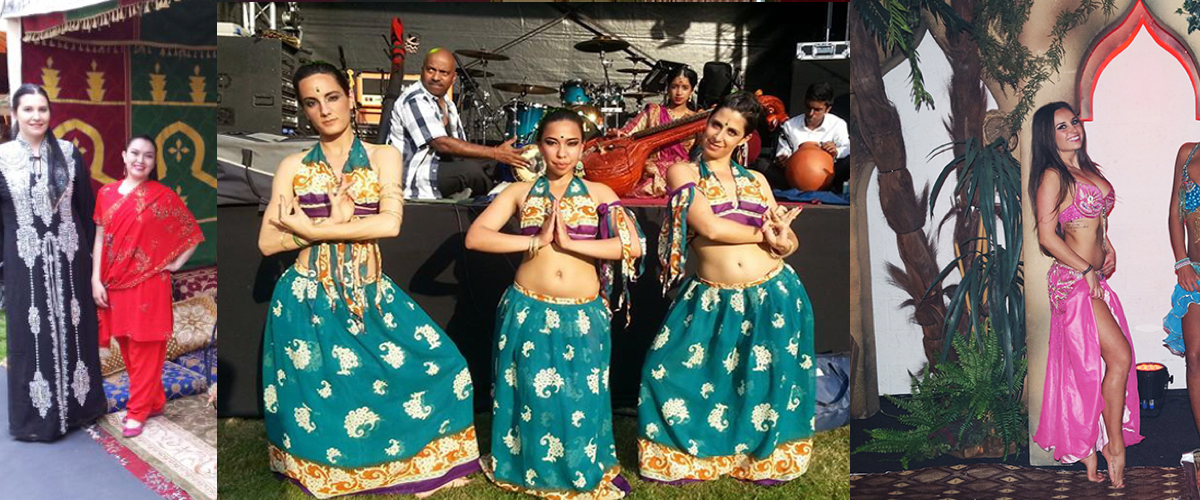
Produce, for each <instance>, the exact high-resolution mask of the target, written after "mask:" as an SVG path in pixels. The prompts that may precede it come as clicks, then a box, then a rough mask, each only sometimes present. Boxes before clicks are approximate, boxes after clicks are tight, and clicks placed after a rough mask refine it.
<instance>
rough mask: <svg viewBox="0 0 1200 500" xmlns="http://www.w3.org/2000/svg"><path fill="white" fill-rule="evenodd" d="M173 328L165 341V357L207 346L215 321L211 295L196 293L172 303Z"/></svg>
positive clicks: (175, 356)
mask: <svg viewBox="0 0 1200 500" xmlns="http://www.w3.org/2000/svg"><path fill="white" fill-rule="evenodd" d="M174 314H175V328H174V330H175V331H174V332H173V333H172V334H171V339H170V340H168V341H167V359H175V358H178V357H179V356H180V355H182V354H184V353H188V352H192V351H195V350H197V349H203V348H205V347H206V346H208V342H209V340H210V339H211V340H213V341H216V338H215V337H213V326H214V325H216V323H217V301H216V300H215V299H213V297H212V295H197V296H195V297H192V298H190V299H186V300H181V301H179V302H176V303H175V304H174Z"/></svg>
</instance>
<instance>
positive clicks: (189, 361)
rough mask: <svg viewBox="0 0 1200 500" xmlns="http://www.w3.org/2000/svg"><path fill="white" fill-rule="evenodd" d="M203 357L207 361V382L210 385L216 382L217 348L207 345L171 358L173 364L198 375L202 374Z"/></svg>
mask: <svg viewBox="0 0 1200 500" xmlns="http://www.w3.org/2000/svg"><path fill="white" fill-rule="evenodd" d="M205 358H207V362H208V383H209V384H210V385H212V384H216V383H217V348H216V347H215V346H214V347H209V348H208V349H201V350H198V351H192V352H189V353H187V354H184V355H182V356H180V357H179V358H177V359H175V360H173V361H174V363H175V364H177V365H179V366H182V367H184V368H187V369H189V370H191V371H194V372H196V373H198V374H200V375H204V365H205Z"/></svg>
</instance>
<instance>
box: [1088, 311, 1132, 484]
mask: <svg viewBox="0 0 1200 500" xmlns="http://www.w3.org/2000/svg"><path fill="white" fill-rule="evenodd" d="M1092 311H1093V313H1094V314H1095V316H1096V330H1097V331H1098V332H1099V335H1100V356H1101V357H1102V358H1104V368H1105V372H1104V380H1103V381H1101V383H1100V394H1101V396H1102V397H1103V398H1104V410H1103V411H1102V414H1103V415H1104V429H1105V431H1106V432H1107V433H1108V444H1107V445H1105V446H1104V448H1102V449H1101V450H1100V452H1101V453H1103V454H1104V459H1105V460H1107V461H1108V477H1109V478H1111V479H1112V484H1113V487H1115V488H1121V487H1124V486H1125V435H1124V433H1122V431H1121V421H1122V420H1123V417H1124V416H1125V383H1126V382H1127V381H1128V380H1129V367H1130V365H1131V364H1132V363H1133V352H1132V349H1131V348H1130V347H1129V341H1127V340H1126V339H1125V334H1124V333H1123V332H1122V331H1121V327H1120V326H1119V325H1118V324H1117V320H1116V319H1114V318H1113V315H1112V312H1111V311H1109V310H1108V304H1106V303H1105V302H1104V301H1103V300H1100V299H1092Z"/></svg>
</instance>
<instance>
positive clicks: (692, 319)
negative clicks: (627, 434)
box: [638, 93, 816, 484]
mask: <svg viewBox="0 0 1200 500" xmlns="http://www.w3.org/2000/svg"><path fill="white" fill-rule="evenodd" d="M762 115H763V108H762V106H761V105H759V103H758V102H757V101H756V100H755V98H754V97H753V96H751V95H749V94H745V93H738V94H732V95H730V96H728V97H726V98H725V99H723V100H722V101H721V103H720V104H719V105H718V107H717V109H716V111H715V112H714V113H713V114H712V115H711V116H710V117H709V119H708V123H707V126H706V127H705V131H704V135H703V139H702V140H701V143H700V144H701V146H702V147H703V151H702V154H701V157H700V158H699V159H698V161H696V162H694V163H692V162H683V163H678V164H676V165H674V166H672V167H671V168H670V170H669V171H668V172H667V183H668V186H669V187H670V190H671V193H670V201H669V206H668V208H669V213H668V214H667V220H666V221H665V222H664V223H663V228H662V235H661V237H660V238H659V261H660V262H661V264H662V282H663V287H664V291H665V290H666V289H668V288H669V287H670V286H671V285H673V284H674V283H676V282H677V281H678V280H679V279H680V278H681V276H682V274H683V267H684V260H685V259H686V257H687V251H688V249H687V240H688V239H689V238H691V237H693V235H694V237H695V240H694V241H693V242H692V243H691V247H692V250H693V251H694V252H695V256H696V259H697V260H698V264H699V266H698V273H697V275H694V276H691V277H689V278H687V279H686V280H685V281H684V282H683V285H682V287H681V288H680V293H679V297H678V298H677V299H676V300H675V303H674V304H672V306H671V308H670V310H669V311H668V312H667V318H666V320H665V321H664V322H663V326H662V329H661V330H660V331H659V334H658V336H657V337H655V339H654V342H653V343H652V345H651V346H650V351H649V352H648V353H647V355H646V361H645V365H644V368H643V370H642V387H641V393H640V395H639V401H638V423H639V427H638V461H639V464H640V467H641V470H640V474H641V476H643V477H645V478H647V479H651V480H655V481H662V482H669V483H679V482H687V481H702V480H713V479H717V478H719V477H721V476H723V475H730V476H732V477H735V478H738V479H742V480H747V481H755V482H758V483H760V484H775V483H779V482H783V481H789V480H792V479H795V478H797V477H799V476H800V475H801V474H803V473H804V472H805V470H807V468H808V462H809V458H810V456H811V454H812V435H813V426H814V419H813V415H814V410H815V407H814V400H813V394H814V392H815V390H816V388H815V382H814V369H813V366H814V363H815V359H814V358H813V338H812V335H813V316H812V304H811V303H810V302H809V300H808V294H807V292H806V291H805V289H804V285H803V284H802V283H801V282H800V278H799V277H797V276H796V273H795V272H794V271H793V270H792V268H791V267H790V266H788V265H786V264H784V263H783V258H784V257H786V256H787V255H789V254H791V253H792V252H794V251H795V250H796V247H797V246H798V244H799V242H798V240H797V239H796V235H795V233H793V232H792V231H791V229H790V225H791V221H792V219H794V218H795V217H796V215H797V214H798V213H799V209H795V210H791V211H788V210H786V209H784V208H782V207H779V206H778V205H777V204H776V203H775V198H774V196H773V195H772V193H771V190H770V188H769V187H768V185H767V181H766V179H765V178H763V176H762V174H760V173H758V172H750V171H748V170H746V169H745V168H744V167H742V166H741V165H739V164H738V163H737V162H736V161H733V160H732V159H731V153H732V152H733V149H734V148H735V147H737V146H740V145H741V144H743V143H745V142H746V141H747V140H748V136H749V134H750V132H752V131H753V130H754V129H755V126H756V124H757V123H758V121H759V119H760V117H761V116H762Z"/></svg>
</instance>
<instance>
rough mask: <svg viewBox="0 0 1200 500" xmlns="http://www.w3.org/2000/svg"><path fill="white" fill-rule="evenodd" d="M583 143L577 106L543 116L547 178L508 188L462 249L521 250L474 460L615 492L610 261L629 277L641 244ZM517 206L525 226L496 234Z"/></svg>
mask: <svg viewBox="0 0 1200 500" xmlns="http://www.w3.org/2000/svg"><path fill="white" fill-rule="evenodd" d="M582 144H583V123H582V120H581V119H580V117H579V115H578V114H577V113H575V112H574V111H570V110H558V111H555V112H552V113H550V114H548V115H547V116H546V118H545V119H543V121H542V123H541V125H540V126H539V128H538V134H537V145H538V148H539V149H540V150H541V153H542V156H543V157H544V158H545V159H546V164H547V166H546V174H545V175H544V176H542V177H539V178H538V179H537V180H536V181H534V182H521V183H516V184H514V185H512V186H509V187H508V188H507V189H505V190H504V191H503V192H501V193H500V194H499V195H498V196H497V197H496V199H495V201H493V202H492V204H491V205H489V206H488V208H487V210H485V211H484V212H483V213H482V214H480V216H479V218H478V219H476V220H475V223H474V224H472V225H471V229H470V231H468V232H467V240H466V245H467V248H468V249H471V250H477V251H481V252H490V253H512V252H522V251H524V252H525V259H524V260H523V262H522V263H521V266H520V268H518V269H517V276H516V282H515V283H513V285H512V287H511V288H509V289H508V291H507V292H505V294H504V296H503V298H502V299H501V301H500V307H499V310H498V311H497V312H496V344H495V353H496V364H495V374H496V376H495V384H494V388H495V405H494V406H493V410H492V414H493V417H494V418H493V420H492V452H491V455H489V456H485V457H484V458H483V459H482V460H481V462H482V464H483V469H484V472H485V473H486V474H487V475H488V478H490V479H491V480H492V481H494V482H495V483H496V484H497V485H499V486H500V487H501V488H504V489H506V490H511V491H519V492H523V493H528V494H531V495H536V496H542V497H546V498H562V499H565V498H593V499H605V498H620V497H623V496H624V495H625V493H626V492H628V490H629V485H628V483H627V482H626V481H625V480H624V479H623V478H621V477H620V476H619V475H618V473H619V472H620V470H621V468H620V465H619V464H618V463H617V456H616V448H615V447H614V445H613V433H612V404H611V401H610V399H609V393H608V374H609V330H610V322H611V314H609V311H608V308H607V300H606V299H607V296H608V291H609V290H610V289H611V281H612V276H613V274H614V273H613V271H612V269H611V265H612V264H610V263H609V262H613V261H620V263H621V268H622V269H621V276H622V277H626V278H631V277H633V276H634V275H635V274H636V269H635V268H634V263H635V260H636V259H637V258H638V257H639V256H641V254H642V252H643V248H644V243H643V241H642V238H641V235H640V233H639V232H638V229H637V225H636V224H635V223H634V220H633V217H632V215H630V214H629V213H628V212H627V211H626V210H625V209H624V208H623V207H622V206H621V203H620V201H619V200H618V198H617V195H616V193H614V192H613V191H612V189H610V188H609V187H607V186H605V185H603V184H598V183H594V182H589V181H585V180H583V179H582V178H581V177H582V176H579V175H577V173H576V168H577V167H578V166H580V165H581V164H580V163H579V156H580V151H581V149H582ZM514 214H516V215H518V217H519V218H520V232H521V234H520V235H514V234H505V233H501V232H500V229H501V228H502V227H504V225H505V223H507V222H508V220H509V219H510V218H511V217H512V216H513V215H514ZM597 262H600V263H602V264H601V265H600V266H599V267H600V269H599V272H597V271H598V270H597V265H596V264H597ZM623 300H624V297H621V298H618V299H617V301H618V303H620V302H622V301H623ZM618 308H619V305H618Z"/></svg>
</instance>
